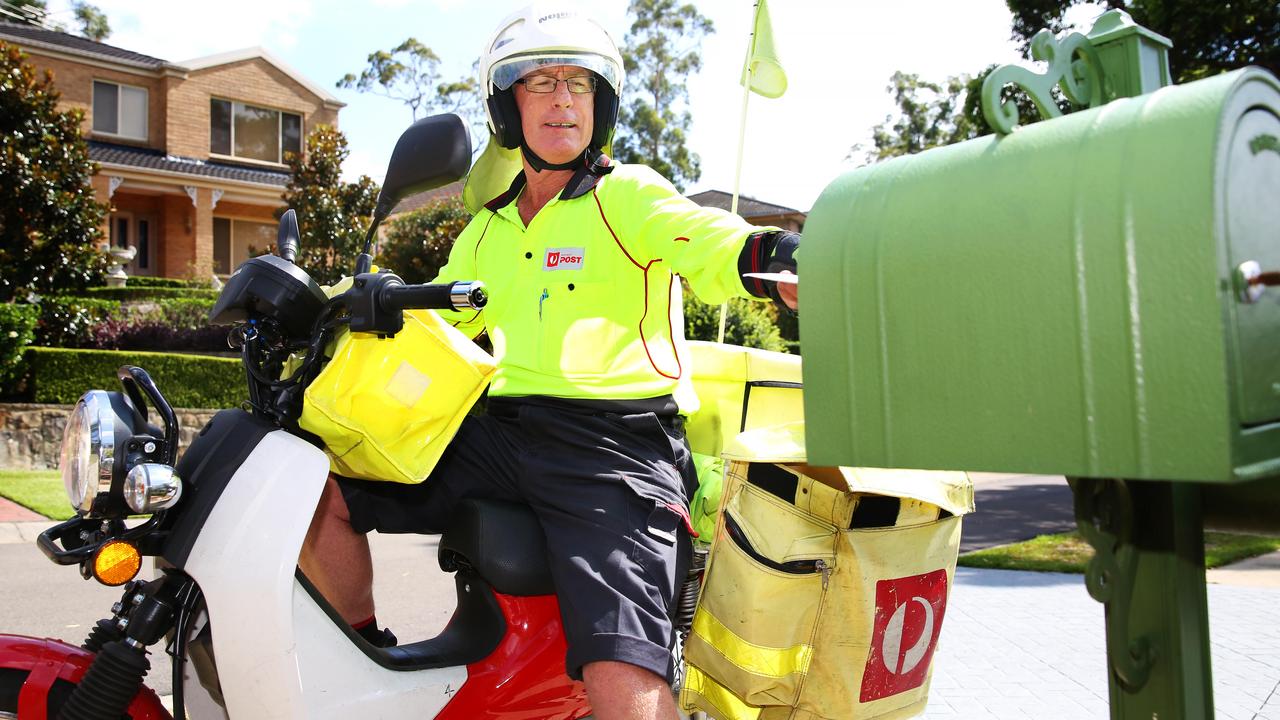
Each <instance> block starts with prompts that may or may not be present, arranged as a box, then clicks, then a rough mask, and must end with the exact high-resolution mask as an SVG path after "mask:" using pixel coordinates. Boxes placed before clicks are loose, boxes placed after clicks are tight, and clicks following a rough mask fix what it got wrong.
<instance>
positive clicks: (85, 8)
mask: <svg viewBox="0 0 1280 720" xmlns="http://www.w3.org/2000/svg"><path fill="white" fill-rule="evenodd" d="M71 7H72V8H73V9H74V10H75V13H76V22H78V23H80V34H81V35H83V36H85V37H87V38H89V39H90V40H96V41H97V42H102V41H103V40H106V39H107V36H109V35H111V25H110V24H109V23H108V22H107V15H106V13H104V12H102V11H101V10H99V9H98V7H97V6H96V5H90V4H89V3H87V2H83V1H82V0H77V1H76V2H73V3H71Z"/></svg>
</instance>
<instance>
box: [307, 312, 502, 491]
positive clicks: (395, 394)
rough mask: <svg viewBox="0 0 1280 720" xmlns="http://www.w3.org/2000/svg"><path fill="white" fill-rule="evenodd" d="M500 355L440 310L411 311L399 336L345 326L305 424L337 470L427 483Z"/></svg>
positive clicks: (313, 389) (313, 390)
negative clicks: (381, 335)
mask: <svg viewBox="0 0 1280 720" xmlns="http://www.w3.org/2000/svg"><path fill="white" fill-rule="evenodd" d="M494 369H495V364H494V360H493V358H492V357H491V356H490V355H489V354H488V353H486V352H485V351H484V350H482V349H480V348H479V347H478V346H477V345H476V344H475V343H473V342H472V341H471V340H470V339H469V338H467V336H466V335H463V334H462V333H461V332H459V331H458V330H457V329H455V328H454V327H453V326H451V325H450V324H449V323H447V322H445V320H444V319H443V318H441V317H440V316H439V315H437V314H436V313H434V312H432V311H430V310H407V311H405V313H404V329H403V330H401V331H400V332H399V333H397V334H396V335H395V336H394V337H391V338H379V337H378V336H377V335H375V334H373V333H353V332H350V331H347V330H342V331H340V332H339V334H338V336H337V338H336V340H335V342H334V345H333V352H332V359H331V360H329V364H328V365H326V366H325V367H324V369H323V370H321V371H320V374H319V375H318V376H316V379H315V380H314V381H313V382H312V383H311V385H310V386H309V387H308V388H307V390H306V393H305V394H304V395H303V405H302V415H301V417H299V418H298V425H299V427H301V428H302V429H303V430H306V431H308V432H311V433H314V434H316V435H317V436H319V437H320V439H321V440H323V441H324V445H325V452H326V453H327V454H328V455H329V464H330V467H331V468H332V469H333V471H334V472H335V473H338V474H340V475H345V476H347V477H355V478H363V479H365V480H388V481H392V482H400V483H419V482H422V481H423V480H424V479H426V477H427V475H428V474H429V473H430V472H431V470H432V468H434V467H435V465H436V462H437V461H438V460H439V459H440V455H441V454H442V453H443V452H444V449H445V446H447V445H448V444H449V441H450V440H452V439H453V436H454V433H456V432H457V431H458V426H459V425H461V424H462V419H463V418H464V417H466V415H467V411H468V410H470V409H471V406H472V405H474V404H475V402H476V400H477V399H478V398H479V397H480V393H481V392H483V391H484V388H485V386H486V385H488V383H489V379H490V378H491V377H492V376H493V372H494Z"/></svg>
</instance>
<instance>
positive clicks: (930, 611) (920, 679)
mask: <svg viewBox="0 0 1280 720" xmlns="http://www.w3.org/2000/svg"><path fill="white" fill-rule="evenodd" d="M946 609H947V571H946V570H934V571H933V572H930V573H925V574H923V575H912V576H911V577H904V578H897V579H895V580H881V581H879V582H877V583H876V618H875V629H874V631H873V633H872V636H871V652H870V653H869V656H868V657H867V667H866V669H865V670H864V671H863V673H862V693H861V694H860V695H859V696H858V701H859V702H864V703H865V702H871V701H872V700H879V699H880V698H886V697H889V696H891V695H897V694H898V693H901V692H906V691H907V690H914V689H915V688H918V687H920V686H921V685H922V684H924V679H925V677H926V676H928V674H929V663H930V661H932V660H933V650H934V648H935V647H937V645H938V634H939V633H941V632H942V615H943V613H945V612H946Z"/></svg>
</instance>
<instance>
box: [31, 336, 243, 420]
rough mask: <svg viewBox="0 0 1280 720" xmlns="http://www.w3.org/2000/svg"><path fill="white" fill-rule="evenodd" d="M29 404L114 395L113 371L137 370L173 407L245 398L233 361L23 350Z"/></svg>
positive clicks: (237, 364)
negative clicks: (27, 370) (97, 392)
mask: <svg viewBox="0 0 1280 720" xmlns="http://www.w3.org/2000/svg"><path fill="white" fill-rule="evenodd" d="M26 359H27V363H28V365H29V367H30V368H31V371H30V380H29V382H28V394H29V396H30V400H31V401H32V402H38V403H56V404H62V405H66V404H70V403H74V402H75V401H77V400H79V399H80V396H81V395H83V394H84V393H85V392H86V391H88V390H93V389H98V390H118V389H119V388H120V381H119V380H117V379H116V370H118V369H119V368H120V366H121V365H137V366H138V367H141V368H142V369H144V370H146V371H147V372H148V373H149V374H150V375H151V379H152V380H155V383H156V386H157V387H158V388H160V392H161V393H163V394H164V396H165V399H167V400H168V401H169V403H170V404H171V405H173V406H174V407H181V408H224V407H234V406H238V405H240V403H241V402H243V401H244V400H245V399H246V398H247V395H248V390H247V389H246V388H245V383H244V370H243V368H242V366H241V365H240V361H239V360H235V359H231V358H219V357H208V356H205V355H179V354H175V353H150V352H137V351H127V352H120V351H114V350H68V349H63V348H41V347H32V348H27V353H26Z"/></svg>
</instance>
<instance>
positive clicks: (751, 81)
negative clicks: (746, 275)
mask: <svg viewBox="0 0 1280 720" xmlns="http://www.w3.org/2000/svg"><path fill="white" fill-rule="evenodd" d="M740 82H741V83H742V117H741V118H740V120H739V122H738V164H737V168H736V169H735V170H734V173H733V199H732V200H731V201H730V203H729V212H731V213H733V214H735V215H736V214H737V213H738V191H739V189H740V188H741V185H742V155H743V148H744V147H745V144H746V137H747V100H748V99H750V97H751V93H752V92H756V93H759V94H760V95H763V96H764V97H767V98H779V97H782V94H783V93H784V92H786V91H787V74H786V72H785V71H784V70H783V69H782V63H781V62H780V61H779V60H778V51H777V48H776V47H775V45H774V43H773V24H772V23H771V22H770V20H769V7H768V5H767V4H766V0H757V2H756V6H755V20H754V21H753V22H752V23H751V39H750V41H748V43H747V59H746V62H745V63H744V64H743V66H742V79H741V81H740ZM728 310H729V303H728V302H725V303H724V304H723V305H721V306H720V334H719V336H718V337H717V339H716V341H717V342H721V343H723V342H724V325H725V318H726V317H727V316H728Z"/></svg>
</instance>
